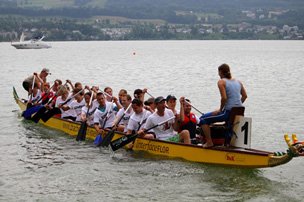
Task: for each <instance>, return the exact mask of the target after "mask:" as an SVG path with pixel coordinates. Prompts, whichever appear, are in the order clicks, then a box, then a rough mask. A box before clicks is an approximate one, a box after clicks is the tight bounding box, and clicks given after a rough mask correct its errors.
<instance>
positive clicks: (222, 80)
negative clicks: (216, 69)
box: [217, 79, 226, 86]
mask: <svg viewBox="0 0 304 202" xmlns="http://www.w3.org/2000/svg"><path fill="white" fill-rule="evenodd" d="M225 84H226V81H225V80H224V79H220V80H218V82H217V85H218V86H225Z"/></svg>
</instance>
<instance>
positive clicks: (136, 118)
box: [126, 109, 151, 132]
mask: <svg viewBox="0 0 304 202" xmlns="http://www.w3.org/2000/svg"><path fill="white" fill-rule="evenodd" d="M150 115H151V112H150V111H148V110H145V109H144V110H143V111H142V112H141V113H139V114H135V113H133V114H132V115H131V117H130V120H129V123H128V126H127V127H126V128H127V130H131V131H133V130H134V131H135V132H137V131H138V130H139V129H142V128H145V124H146V121H147V119H148V117H149V116H150ZM139 126H140V128H139V129H138V127H139Z"/></svg>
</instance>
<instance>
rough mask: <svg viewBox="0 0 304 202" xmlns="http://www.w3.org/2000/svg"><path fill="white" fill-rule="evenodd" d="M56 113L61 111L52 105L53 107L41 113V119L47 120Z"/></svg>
mask: <svg viewBox="0 0 304 202" xmlns="http://www.w3.org/2000/svg"><path fill="white" fill-rule="evenodd" d="M56 114H61V111H60V109H59V108H57V107H54V108H53V109H50V110H48V111H47V112H45V113H44V114H42V116H41V119H42V121H44V122H47V121H48V120H49V119H50V118H52V117H53V116H54V115H56Z"/></svg>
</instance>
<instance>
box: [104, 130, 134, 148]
mask: <svg viewBox="0 0 304 202" xmlns="http://www.w3.org/2000/svg"><path fill="white" fill-rule="evenodd" d="M137 136H138V134H137V133H136V134H133V135H125V136H123V137H121V138H118V139H116V140H114V141H112V142H111V143H110V146H111V148H112V150H113V151H116V150H118V149H120V148H122V147H123V146H125V145H127V144H129V143H130V142H133V141H134V140H135V139H136V138H137Z"/></svg>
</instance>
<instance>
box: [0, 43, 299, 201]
mask: <svg viewBox="0 0 304 202" xmlns="http://www.w3.org/2000/svg"><path fill="white" fill-rule="evenodd" d="M52 46H53V47H52V48H51V49H44V50H16V49H15V48H13V47H11V46H10V43H0V69H1V79H2V81H1V82H0V87H1V92H2V93H1V94H2V96H1V97H0V103H1V108H0V115H1V116H0V123H1V128H2V130H1V133H0V140H1V141H0V153H1V155H0V164H1V165H0V201H303V197H304V193H303V184H304V173H303V167H304V159H303V158H295V159H293V160H292V161H291V162H289V163H288V164H285V165H282V166H279V167H275V168H266V169H239V168H228V167H220V166H212V165H204V164H196V163H190V162H184V161H175V160H166V159H158V158H141V156H139V155H136V154H133V153H132V152H126V151H124V150H120V151H118V152H117V153H116V154H115V156H114V157H113V156H111V155H110V154H109V152H108V151H99V150H98V149H96V148H95V147H93V146H92V144H91V143H90V142H87V143H86V144H83V145H79V144H78V143H77V142H76V141H75V140H74V138H71V137H69V136H67V135H65V134H64V133H61V132H58V131H56V130H51V129H48V128H46V127H44V126H41V125H37V124H33V123H31V122H28V121H24V120H23V119H22V118H21V117H20V111H19V110H18V107H17V105H16V104H15V103H14V100H13V96H12V87H13V86H15V87H16V89H17V92H18V93H19V96H20V97H25V96H26V93H25V91H24V90H23V88H22V85H21V83H22V81H23V79H24V78H26V77H27V76H28V75H30V74H31V73H32V72H34V71H36V72H38V71H40V70H41V69H42V68H43V67H47V68H49V69H50V71H51V72H52V75H50V76H49V77H48V80H49V81H53V80H54V79H56V78H60V79H62V80H65V79H70V80H72V81H73V82H76V81H80V82H83V83H84V84H88V85H98V86H99V87H100V88H104V87H106V86H111V87H112V88H113V90H114V94H117V93H118V91H119V90H120V89H121V88H125V89H127V90H128V91H129V92H130V93H131V94H132V92H133V90H134V89H136V88H144V87H146V88H148V91H149V92H150V93H151V94H152V95H154V96H159V95H163V96H166V95H168V94H174V95H175V96H177V97H180V96H186V97H187V98H189V99H190V100H191V101H192V103H193V105H194V106H195V107H196V108H198V109H200V110H201V111H203V112H207V111H210V110H214V109H216V108H218V107H219V102H220V97H219V92H218V88H217V81H218V79H219V78H218V74H217V67H218V66H219V65H220V64H222V63H227V64H229V65H230V66H231V71H232V75H233V77H235V78H237V79H240V80H241V81H242V82H243V84H244V86H245V88H246V89H247V93H248V99H247V101H246V102H245V106H246V112H245V113H246V116H249V117H252V120H253V123H252V124H253V125H252V148H255V149H262V150H269V151H286V149H287V146H286V143H285V142H284V139H283V135H284V133H289V134H291V133H296V134H298V138H299V140H304V128H303V124H304V115H303V112H304V107H303V98H304V91H303V86H304V81H303V76H304V57H303V56H304V42H303V41H115V42H114V41H107V42H53V43H52ZM193 155H195V154H193Z"/></svg>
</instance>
